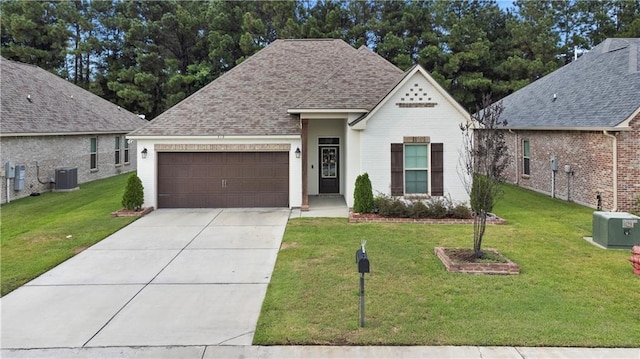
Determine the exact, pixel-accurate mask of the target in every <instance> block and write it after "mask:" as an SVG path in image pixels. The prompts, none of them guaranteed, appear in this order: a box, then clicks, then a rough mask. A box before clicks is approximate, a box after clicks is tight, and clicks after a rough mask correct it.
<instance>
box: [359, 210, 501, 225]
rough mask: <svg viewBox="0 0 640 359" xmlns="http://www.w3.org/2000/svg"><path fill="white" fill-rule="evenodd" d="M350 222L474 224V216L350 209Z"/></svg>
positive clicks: (497, 220) (495, 219) (495, 221)
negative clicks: (401, 215)
mask: <svg viewBox="0 0 640 359" xmlns="http://www.w3.org/2000/svg"><path fill="white" fill-rule="evenodd" d="M349 223H417V224H473V218H466V219H457V218H441V219H434V218H395V217H384V216H381V215H379V214H375V213H354V212H351V211H349ZM505 223H507V221H506V220H504V219H503V218H500V217H497V216H494V217H491V218H487V224H505Z"/></svg>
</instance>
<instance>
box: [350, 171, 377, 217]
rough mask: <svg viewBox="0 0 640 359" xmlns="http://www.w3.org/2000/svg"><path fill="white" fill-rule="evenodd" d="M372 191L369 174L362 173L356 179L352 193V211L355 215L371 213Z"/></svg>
mask: <svg viewBox="0 0 640 359" xmlns="http://www.w3.org/2000/svg"><path fill="white" fill-rule="evenodd" d="M373 207H374V202H373V189H372V188H371V180H369V174H367V173H363V174H361V175H360V176H358V178H356V188H355V190H354V192H353V211H354V212H357V213H371V212H373Z"/></svg>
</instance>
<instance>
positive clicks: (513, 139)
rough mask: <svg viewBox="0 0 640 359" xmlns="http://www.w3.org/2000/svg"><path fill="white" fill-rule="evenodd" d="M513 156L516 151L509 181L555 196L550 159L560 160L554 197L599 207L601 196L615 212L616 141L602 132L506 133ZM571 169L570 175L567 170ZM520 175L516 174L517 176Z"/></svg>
mask: <svg viewBox="0 0 640 359" xmlns="http://www.w3.org/2000/svg"><path fill="white" fill-rule="evenodd" d="M524 140H528V141H529V145H530V166H531V174H530V176H525V175H523V164H522V162H523V159H522V146H523V141H524ZM506 141H507V145H508V146H509V151H510V153H512V154H513V152H514V151H513V149H514V148H517V152H516V155H515V158H514V157H512V160H513V161H512V163H511V166H510V167H509V170H508V173H507V176H508V177H507V180H508V181H509V182H511V183H516V184H518V185H520V186H522V187H526V188H530V189H533V190H535V191H538V192H542V193H546V194H548V195H552V174H553V172H552V171H551V169H550V158H551V156H553V155H555V156H556V157H557V159H558V171H557V172H556V173H555V191H554V192H555V197H557V198H561V199H564V200H567V199H568V200H571V201H573V202H577V203H580V204H583V205H587V206H591V207H594V208H595V207H596V205H597V199H596V196H597V194H598V192H599V193H600V194H601V196H602V207H603V209H605V210H610V209H612V208H613V203H614V201H613V139H612V138H610V137H607V136H606V135H604V134H603V133H602V132H586V131H584V132H577V131H513V132H511V133H507V136H506ZM565 165H570V166H571V171H572V172H571V173H570V174H567V173H566V172H565V170H564V166H565ZM516 171H517V172H516Z"/></svg>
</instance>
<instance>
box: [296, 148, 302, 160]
mask: <svg viewBox="0 0 640 359" xmlns="http://www.w3.org/2000/svg"><path fill="white" fill-rule="evenodd" d="M301 153H302V151H300V147H298V148H296V158H300V154H301Z"/></svg>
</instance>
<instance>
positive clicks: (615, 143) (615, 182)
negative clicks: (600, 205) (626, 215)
mask: <svg viewBox="0 0 640 359" xmlns="http://www.w3.org/2000/svg"><path fill="white" fill-rule="evenodd" d="M602 133H603V134H604V135H605V136H607V137H611V138H612V139H613V208H612V209H611V212H617V211H618V138H617V137H616V136H615V135H612V134H610V133H609V131H607V130H604V131H602Z"/></svg>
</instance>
